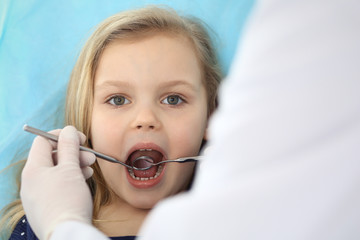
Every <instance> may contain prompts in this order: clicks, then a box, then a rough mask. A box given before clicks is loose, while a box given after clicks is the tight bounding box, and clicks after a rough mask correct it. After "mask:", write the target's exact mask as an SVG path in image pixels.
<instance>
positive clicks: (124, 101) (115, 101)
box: [105, 94, 130, 107]
mask: <svg viewBox="0 0 360 240" xmlns="http://www.w3.org/2000/svg"><path fill="white" fill-rule="evenodd" d="M116 98H117V99H116ZM105 102H106V103H108V104H111V105H113V106H115V107H118V106H123V105H125V104H129V103H130V100H129V99H128V98H127V97H125V96H124V95H120V94H117V95H112V96H110V97H109V98H107V99H106V101H105Z"/></svg>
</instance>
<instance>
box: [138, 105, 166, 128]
mask: <svg viewBox="0 0 360 240" xmlns="http://www.w3.org/2000/svg"><path fill="white" fill-rule="evenodd" d="M160 126H161V122H160V120H159V116H157V114H156V112H155V111H154V110H153V109H151V108H149V107H142V108H140V109H138V111H137V112H136V115H135V118H134V121H133V124H132V127H133V128H136V129H139V130H140V129H141V130H155V129H159V128H160Z"/></svg>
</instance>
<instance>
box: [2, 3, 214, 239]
mask: <svg viewBox="0 0 360 240" xmlns="http://www.w3.org/2000/svg"><path fill="white" fill-rule="evenodd" d="M220 79H221V74H220V70H219V66H218V62H217V60H216V57H215V52H214V49H213V47H212V44H211V42H210V37H209V35H208V34H207V32H206V30H205V28H204V27H203V26H202V25H201V24H200V23H199V21H197V20H194V19H189V18H185V17H180V16H179V15H177V14H176V13H175V12H174V11H172V10H168V9H163V8H157V7H148V8H143V9H139V10H133V11H127V12H123V13H119V14H116V15H114V16H111V17H109V18H108V19H106V20H105V21H104V22H103V23H101V24H100V25H99V27H98V28H97V30H96V31H95V32H94V33H93V34H92V36H91V37H90V39H89V40H88V41H87V43H86V44H85V46H84V48H83V50H82V52H81V53H80V56H79V59H78V61H77V63H76V65H75V67H74V69H73V72H72V75H71V78H70V82H69V86H68V92H67V99H66V110H65V113H66V124H67V125H73V126H75V127H76V128H77V129H78V130H79V131H81V132H83V133H84V134H85V135H86V136H87V137H88V138H87V141H86V142H85V144H84V145H85V146H87V147H91V148H93V149H94V150H96V151H99V152H102V153H104V154H107V155H110V156H113V157H115V158H116V159H118V160H120V161H122V162H126V163H129V164H131V162H132V161H133V160H134V159H135V158H137V157H139V156H149V157H151V158H153V159H154V160H155V161H161V160H163V159H176V158H179V157H184V156H194V155H198V154H199V151H200V148H201V146H202V145H203V144H204V141H205V138H206V128H207V121H208V118H209V116H210V114H211V113H212V112H213V111H214V109H215V107H216V105H217V103H216V92H217V88H218V84H219V81H220ZM93 169H94V174H93V176H92V177H91V178H90V179H89V186H90V188H91V191H92V194H93V200H94V211H93V212H94V213H93V223H94V225H95V226H97V227H98V228H99V229H100V230H101V231H102V232H104V233H105V234H106V235H107V236H109V237H111V238H112V239H134V238H135V236H136V234H137V233H138V230H139V228H140V226H141V224H142V222H143V220H144V218H145V217H146V215H147V214H148V212H149V211H150V210H151V208H152V207H153V206H154V205H155V204H156V203H157V202H159V201H160V200H161V199H163V198H166V197H168V196H171V195H174V194H176V193H179V192H181V191H184V190H186V189H188V188H189V187H190V185H191V181H192V177H193V175H194V170H195V164H194V163H183V164H179V163H167V164H162V165H161V166H159V167H152V168H151V169H149V170H146V171H135V170H129V169H126V168H124V167H123V166H121V165H119V164H113V163H109V162H106V161H104V160H102V159H98V160H97V162H96V163H95V164H94V165H93ZM7 216H8V218H12V222H14V223H16V224H14V225H16V226H12V229H13V228H14V227H15V230H14V231H13V232H12V234H11V237H10V239H36V236H35V235H34V233H33V232H32V230H31V228H30V226H29V225H28V224H27V221H26V217H25V216H24V212H23V210H22V207H21V203H20V202H19V201H18V202H17V204H16V203H14V204H12V205H11V206H10V207H8V209H7Z"/></svg>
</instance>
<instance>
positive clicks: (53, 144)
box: [48, 129, 86, 149]
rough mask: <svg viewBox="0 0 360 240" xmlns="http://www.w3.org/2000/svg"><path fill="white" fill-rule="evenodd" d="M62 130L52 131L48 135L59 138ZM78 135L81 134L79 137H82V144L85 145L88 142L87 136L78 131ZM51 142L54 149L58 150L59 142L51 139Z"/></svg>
mask: <svg viewBox="0 0 360 240" xmlns="http://www.w3.org/2000/svg"><path fill="white" fill-rule="evenodd" d="M61 130H62V129H55V130H51V131H49V132H48V133H51V134H53V135H56V136H58V137H59V135H60V132H61ZM78 134H79V137H80V144H84V143H85V141H86V136H85V134H83V133H82V132H80V131H78ZM49 142H50V143H51V145H52V146H53V148H54V149H57V144H58V143H57V142H55V141H52V140H50V139H49Z"/></svg>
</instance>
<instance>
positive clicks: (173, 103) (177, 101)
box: [161, 93, 187, 106]
mask: <svg viewBox="0 0 360 240" xmlns="http://www.w3.org/2000/svg"><path fill="white" fill-rule="evenodd" d="M170 97H172V98H173V99H171V100H170V101H174V100H175V102H172V103H170V102H169V98H170ZM166 100H167V101H168V103H164V101H166ZM179 101H180V103H179ZM161 103H164V104H168V105H172V106H178V105H180V104H182V103H187V101H186V100H185V97H183V96H182V95H180V94H177V93H170V94H168V95H166V96H165V97H164V98H163V99H162V100H161Z"/></svg>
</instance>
